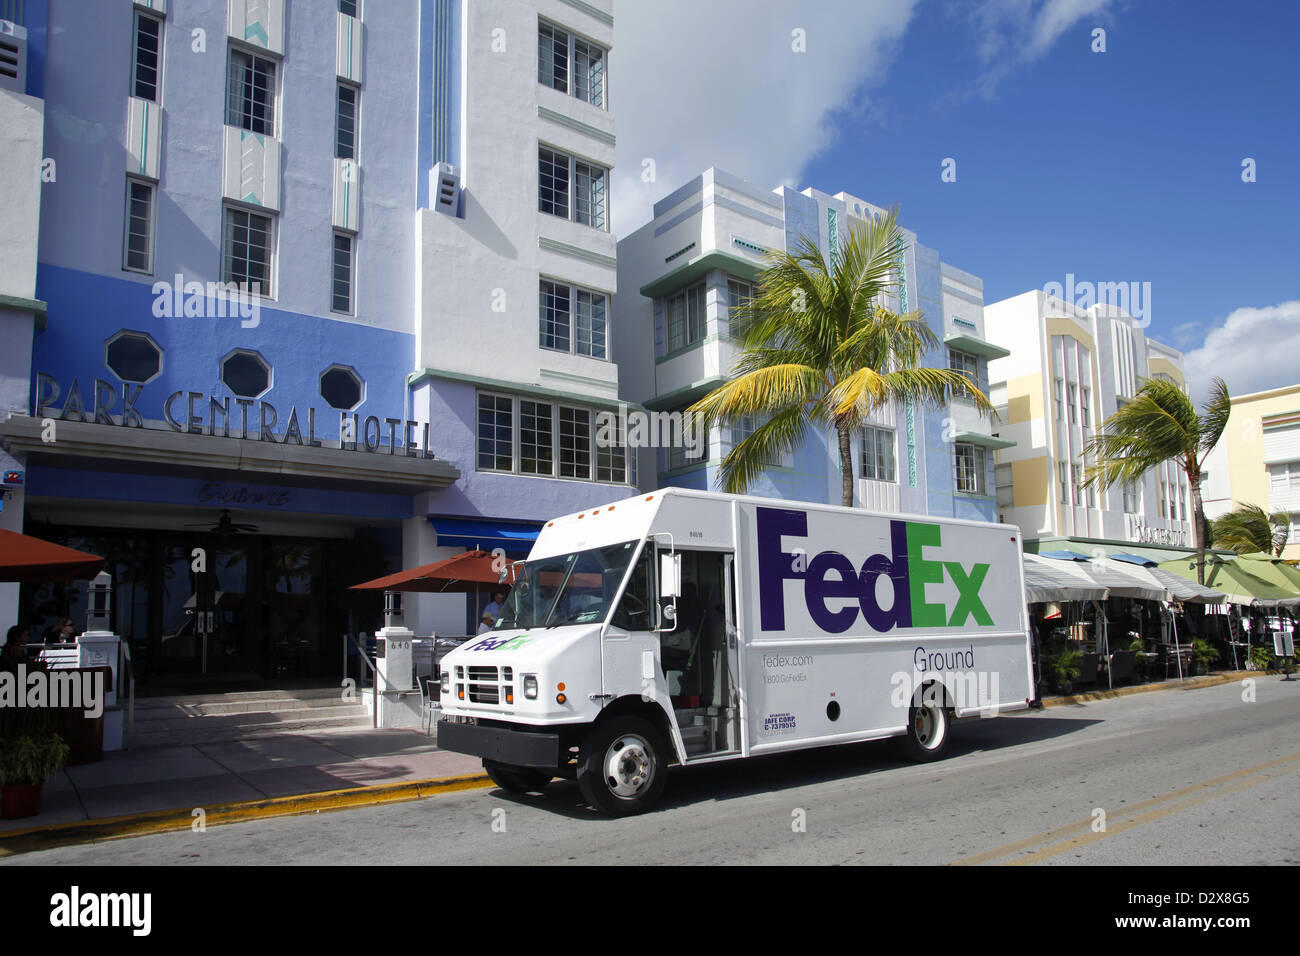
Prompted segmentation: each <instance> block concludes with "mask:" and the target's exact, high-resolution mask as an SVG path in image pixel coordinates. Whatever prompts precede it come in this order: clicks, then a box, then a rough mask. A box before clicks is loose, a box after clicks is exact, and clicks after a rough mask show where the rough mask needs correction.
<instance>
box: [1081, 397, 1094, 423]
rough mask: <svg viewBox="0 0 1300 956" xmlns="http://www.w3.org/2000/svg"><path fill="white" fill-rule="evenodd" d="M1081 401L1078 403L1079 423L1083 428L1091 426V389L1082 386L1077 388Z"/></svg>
mask: <svg viewBox="0 0 1300 956" xmlns="http://www.w3.org/2000/svg"><path fill="white" fill-rule="evenodd" d="M1079 395H1080V397H1081V399H1082V401H1081V402H1080V403H1079V424H1081V425H1082V426H1083V427H1084V428H1091V427H1092V412H1091V408H1092V389H1090V388H1082V389H1080V390H1079Z"/></svg>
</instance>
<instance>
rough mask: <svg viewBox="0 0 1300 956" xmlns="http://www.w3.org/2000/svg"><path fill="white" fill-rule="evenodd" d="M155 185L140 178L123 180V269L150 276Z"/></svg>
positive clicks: (151, 271)
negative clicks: (124, 204) (124, 232)
mask: <svg viewBox="0 0 1300 956" xmlns="http://www.w3.org/2000/svg"><path fill="white" fill-rule="evenodd" d="M154 189H155V187H154V185H153V183H147V182H145V181H143V180H140V179H132V178H130V177H128V178H127V180H126V226H125V228H126V234H125V239H124V242H123V246H124V248H123V250H122V268H123V269H128V270H130V271H131V272H144V273H148V274H150V275H152V274H153V222H154V220H153V210H154Z"/></svg>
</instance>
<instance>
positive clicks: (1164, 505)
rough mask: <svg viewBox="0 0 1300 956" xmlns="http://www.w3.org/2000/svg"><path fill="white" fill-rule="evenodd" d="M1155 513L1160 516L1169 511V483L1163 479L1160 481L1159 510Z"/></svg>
mask: <svg viewBox="0 0 1300 956" xmlns="http://www.w3.org/2000/svg"><path fill="white" fill-rule="evenodd" d="M1157 513H1158V514H1159V515H1160V517H1162V518H1163V517H1164V516H1165V515H1167V514H1168V513H1169V485H1168V484H1167V483H1166V482H1165V481H1164V480H1163V479H1162V480H1161V482H1160V510H1159V511H1158V512H1157Z"/></svg>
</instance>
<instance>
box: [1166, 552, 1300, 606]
mask: <svg viewBox="0 0 1300 956" xmlns="http://www.w3.org/2000/svg"><path fill="white" fill-rule="evenodd" d="M1160 567H1162V568H1164V569H1165V570H1166V571H1172V572H1173V573H1174V574H1177V575H1178V576H1179V577H1184V578H1186V579H1187V580H1189V581H1195V580H1196V555H1195V554H1193V555H1191V556H1190V557H1187V558H1176V559H1174V560H1172V561H1165V562H1163V563H1162V564H1161V565H1160ZM1205 586H1206V587H1208V588H1213V589H1214V590H1216V591H1221V592H1223V594H1224V595H1226V597H1227V600H1228V603H1229V604H1243V605H1247V606H1254V607H1284V606H1290V605H1293V604H1297V603H1300V596H1297V594H1296V593H1295V592H1293V591H1290V590H1287V589H1285V588H1282V587H1279V586H1278V585H1276V584H1272V583H1270V582H1268V581H1265V580H1264V579H1263V578H1260V577H1256V576H1255V575H1253V574H1251V573H1250V572H1249V571H1247V570H1246V569H1245V568H1244V567H1242V566H1241V564H1240V563H1238V562H1236V561H1234V560H1226V561H1225V560H1224V559H1222V558H1220V557H1219V556H1218V555H1212V554H1207V555H1206V556H1205Z"/></svg>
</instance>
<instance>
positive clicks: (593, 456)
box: [477, 392, 636, 484]
mask: <svg viewBox="0 0 1300 956" xmlns="http://www.w3.org/2000/svg"><path fill="white" fill-rule="evenodd" d="M607 414H612V413H607ZM600 415H601V412H599V411H597V410H596V409H591V408H582V407H579V406H570V405H564V404H560V403H558V402H550V401H538V400H535V399H532V398H523V397H517V396H512V395H500V394H493V393H489V392H479V394H478V456H477V459H478V469H479V470H480V471H499V472H507V473H513V474H518V475H529V476H533V477H544V478H567V479H575V480H579V481H593V480H594V481H600V482H607V483H610V484H634V483H635V482H636V468H635V464H636V460H635V456H634V455H632V454H630V453H629V451H628V449H627V448H626V447H625V436H623V435H621V434H612V435H607V434H606V433H605V429H604V428H603V426H602V424H601V419H600Z"/></svg>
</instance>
